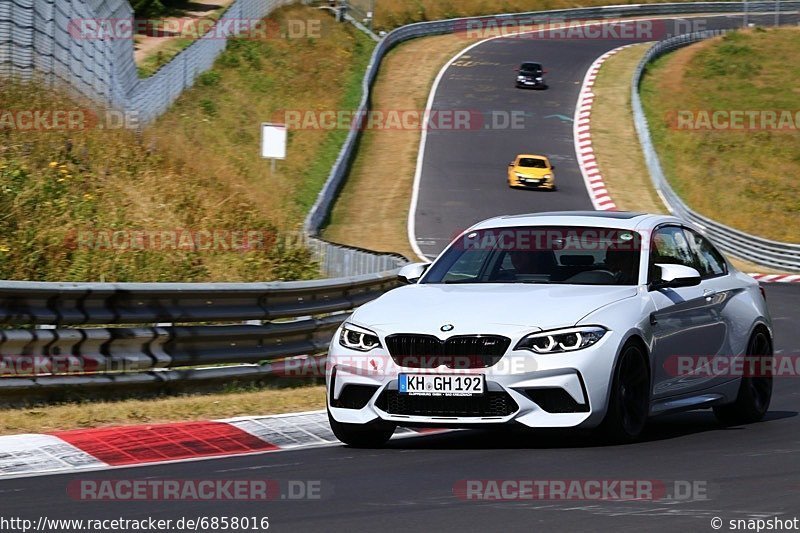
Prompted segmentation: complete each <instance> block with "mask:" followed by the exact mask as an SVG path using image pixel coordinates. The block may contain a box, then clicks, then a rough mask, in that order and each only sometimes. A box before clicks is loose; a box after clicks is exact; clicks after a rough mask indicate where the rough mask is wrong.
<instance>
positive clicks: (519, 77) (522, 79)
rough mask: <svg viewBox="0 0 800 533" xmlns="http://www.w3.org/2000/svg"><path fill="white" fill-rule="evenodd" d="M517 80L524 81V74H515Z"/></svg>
mask: <svg viewBox="0 0 800 533" xmlns="http://www.w3.org/2000/svg"><path fill="white" fill-rule="evenodd" d="M517 81H525V76H517Z"/></svg>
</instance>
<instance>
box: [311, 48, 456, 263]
mask: <svg viewBox="0 0 800 533" xmlns="http://www.w3.org/2000/svg"><path fill="white" fill-rule="evenodd" d="M467 44H469V42H468V41H465V40H464V38H463V37H462V36H457V35H444V36H437V37H427V38H424V39H415V40H413V41H410V42H408V43H405V44H402V45H400V46H398V47H397V48H395V49H394V50H392V51H391V52H390V53H389V54H388V55H387V57H386V58H385V59H384V62H383V64H382V67H381V71H380V74H379V75H378V78H377V80H376V83H375V86H374V88H373V91H372V98H373V105H372V107H373V109H376V110H418V111H420V112H422V111H423V110H424V109H425V105H426V103H427V100H428V95H429V93H430V90H431V86H432V85H433V80H434V79H435V78H436V74H437V73H438V72H439V70H440V69H441V68H442V65H444V64H445V63H446V62H447V61H448V60H449V59H450V58H451V57H452V56H453V55H454V54H456V53H457V52H458V51H459V50H461V49H463V48H464V47H465V46H467ZM420 135H421V132H420V131H415V130H399V129H398V130H366V131H365V132H364V133H363V136H362V140H361V144H360V146H359V150H358V154H357V156H356V160H355V162H354V164H353V168H352V169H351V171H350V174H349V176H348V179H347V182H346V184H345V186H344V187H343V189H342V191H341V193H340V195H339V198H338V199H337V201H336V205H335V206H334V209H333V212H332V213H331V220H330V223H329V225H328V227H327V228H326V229H325V231H324V236H325V238H327V239H330V240H332V241H334V242H339V243H342V244H349V245H352V246H361V247H364V248H369V249H370V250H378V251H384V252H396V253H400V254H403V255H404V256H406V257H408V258H411V259H415V258H416V255H415V254H414V252H413V251H412V250H411V246H410V245H409V243H408V236H407V231H406V222H407V219H408V208H409V204H410V202H411V188H412V183H413V181H414V172H415V170H416V163H417V152H418V148H419V142H420Z"/></svg>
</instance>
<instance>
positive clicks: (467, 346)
mask: <svg viewBox="0 0 800 533" xmlns="http://www.w3.org/2000/svg"><path fill="white" fill-rule="evenodd" d="M510 344H511V339H509V338H508V337H503V336H500V335H458V336H455V337H450V338H449V339H447V340H444V341H443V340H440V339H438V338H437V337H434V336H433V335H414V334H407V333H400V334H396V335H389V336H388V337H386V346H387V348H388V349H389V353H390V354H391V356H392V359H393V360H394V362H395V363H397V364H398V365H399V366H402V367H405V368H438V367H440V366H442V365H444V366H446V367H447V368H453V369H461V368H488V367H490V366H493V365H495V364H497V362H498V361H500V358H502V357H503V354H505V353H506V350H507V349H508V346H509V345H510Z"/></svg>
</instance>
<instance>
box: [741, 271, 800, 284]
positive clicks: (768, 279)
mask: <svg viewBox="0 0 800 533" xmlns="http://www.w3.org/2000/svg"><path fill="white" fill-rule="evenodd" d="M748 274H749V275H750V276H752V277H754V278H756V279H757V280H758V281H760V282H761V283H799V282H800V274H758V273H755V272H748Z"/></svg>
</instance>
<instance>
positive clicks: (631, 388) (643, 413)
mask: <svg viewBox="0 0 800 533" xmlns="http://www.w3.org/2000/svg"><path fill="white" fill-rule="evenodd" d="M649 411H650V371H649V367H648V364H647V355H646V354H645V352H644V350H643V349H642V348H641V347H640V346H639V345H638V344H637V343H635V342H629V343H627V344H625V346H623V348H622V351H621V352H620V356H619V359H618V360H617V364H616V366H615V367H614V376H613V379H612V380H611V393H610V395H609V402H608V412H607V413H606V417H605V419H603V422H602V424H601V425H600V432H601V434H602V435H603V437H605V438H606V439H607V440H608V441H610V442H614V443H626V442H634V441H635V440H637V439H638V438H639V437H640V436H641V434H642V431H644V427H645V425H646V424H647V417H648V414H649Z"/></svg>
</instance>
